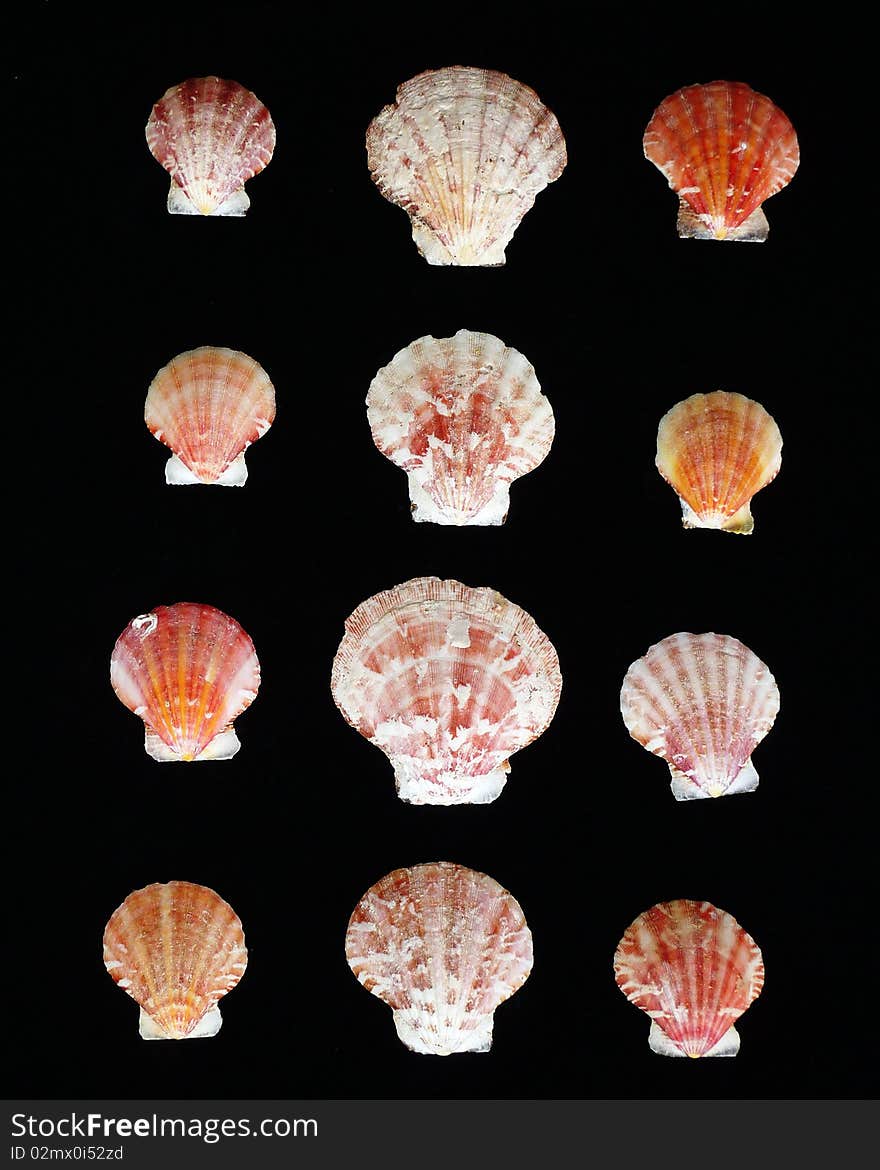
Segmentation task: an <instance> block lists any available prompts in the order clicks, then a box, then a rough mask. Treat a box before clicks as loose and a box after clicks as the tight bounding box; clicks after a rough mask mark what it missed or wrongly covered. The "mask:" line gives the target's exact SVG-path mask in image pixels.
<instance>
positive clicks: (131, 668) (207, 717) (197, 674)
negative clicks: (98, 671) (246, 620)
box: [110, 601, 260, 762]
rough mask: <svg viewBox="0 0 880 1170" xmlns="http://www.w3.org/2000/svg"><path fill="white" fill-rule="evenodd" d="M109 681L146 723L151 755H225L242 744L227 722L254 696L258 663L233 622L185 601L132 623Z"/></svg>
mask: <svg viewBox="0 0 880 1170" xmlns="http://www.w3.org/2000/svg"><path fill="white" fill-rule="evenodd" d="M110 681H111V683H112V684H113V689H114V691H115V692H116V694H117V697H118V698H119V699H120V700H121V701H122V702H123V703H124V704H125V705H126V707H128V709H129V710H130V711H134V713H135V715H139V716H140V717H141V719H143V721H144V723H145V724H146V729H147V730H146V741H145V744H144V747H145V748H146V751H147V754H148V755H150V756H152V757H153V759H154V760H160V761H163V762H164V761H181V760H228V759H230V758H231V757H232V756H234V755H235V753H236V752H237V751H238V749H239V748H240V747H241V744H240V743H239V741H238V736H237V735H236V734H235V729H234V728H233V726H232V724H233V721H234V720H235V719H237V718H238V716H239V715H240V714H241V713H242V711H244V710H245V708H246V707H249V706H250V704H251V703H252V702H253V700H254V699H255V698H256V695H257V689H258V688H259V685H260V664H259V662H258V661H257V655H256V652H255V651H254V644H253V642H252V641H251V640H250V638H249V637H248V635H247V634H246V633H245V632H244V630H243V629H242V628H241V626H240V625H239V624H238V622H237V621H235V620H234V619H233V618H231V617H227V615H226V614H225V613H221V612H220V610H219V609H214V607H213V606H210V605H198V604H195V603H193V602H188V601H183V602H179V603H178V604H176V605H159V606H157V607H156V608H155V609H154V610H153V611H152V612H151V613H146V614H142V615H141V616H140V617H136V618H134V620H133V621H131V622H129V624H128V625H127V626H126V628H125V630H124V631H123V633H122V634H120V636H119V639H118V640H117V642H116V645H115V646H114V648H113V654H112V656H111V659H110Z"/></svg>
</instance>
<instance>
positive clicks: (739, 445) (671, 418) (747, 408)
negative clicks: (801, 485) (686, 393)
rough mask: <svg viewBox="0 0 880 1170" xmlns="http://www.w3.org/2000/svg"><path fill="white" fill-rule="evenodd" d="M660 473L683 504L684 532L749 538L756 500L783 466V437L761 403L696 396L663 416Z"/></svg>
mask: <svg viewBox="0 0 880 1170" xmlns="http://www.w3.org/2000/svg"><path fill="white" fill-rule="evenodd" d="M656 463H657V469H658V471H659V472H660V474H661V475H662V476H663V478H664V479H665V480H666V482H667V483H669V484H671V486H672V487H673V488H674V489H675V491H676V493H677V494H678V498H679V499H680V500H681V511H682V523H683V524H684V526H685V528H720V529H721V530H722V531H724V532H737V533H740V534H742V535H744V536H745V535H748V534H749V533H750V532H751V531H752V530H753V529H754V527H755V522H754V520H753V519H752V512H751V508H750V503H751V499H752V496H754V495H755V494H756V492H759V491H760V490H761V488H763V487H766V486H767V484H768V483H770V481H771V480H772V479H774V478H775V477H776V475H777V473H778V472H779V468H780V467H781V466H782V435H781V434H780V433H779V427H778V426H777V425H776V422H775V420H774V419H773V418H772V416H771V415H769V414H768V413H767V411H766V410H765V409H764V407H763V406H761V404H760V402H753V401H752V400H751V398H745V397H744V396H743V395H742V394H730V393H728V392H727V391H726V390H715V391H713V392H712V393H711V394H692V395H691V397H690V398H686V399H685V400H684V401H683V402H679V403H678V404H677V405H676V406H673V408H672V409H671V410H670V411H668V412H667V413H666V414H664V416H663V418H662V419H661V420H660V426H659V428H658V430H657V458H656Z"/></svg>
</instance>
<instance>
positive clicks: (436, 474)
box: [367, 329, 554, 524]
mask: <svg viewBox="0 0 880 1170" xmlns="http://www.w3.org/2000/svg"><path fill="white" fill-rule="evenodd" d="M367 417H368V419H369V423H370V429H371V431H372V434H373V441H374V442H375V444H376V446H377V447H378V448H379V450H380V451H381V452H382V454H383V455H386V456H387V457H388V458H389V459H390V460H391V461H392V462H393V463H396V464H397V466H398V467H402V468H403V470H404V471H405V472H406V473H407V476H408V478H409V495H410V501H411V504H412V510H413V519H415V520H419V521H421V520H428V521H433V522H434V523H435V524H502V523H503V522H504V520H505V518H506V516H507V509H508V507H509V504H510V496H509V491H510V484H511V482H512V481H513V480H515V479H517V478H518V477H519V476H521V475H525V474H526V472H529V471H532V470H533V469H534V468H535V467H537V466H538V464H539V463H540V462H541V461H542V460H543V459H544V458H545V457H546V455H547V453H548V451H549V450H550V445H551V443H552V442H553V434H554V418H553V411H552V409H551V407H550V403H549V402H548V401H547V399H546V398H545V397H544V395H543V394H542V393H541V387H540V385H539V383H538V380H537V378H536V377H535V371H534V369H533V367H532V366H531V365H530V364H529V363H528V361H527V360H526V359H525V358H524V357H523V355H522V354H521V353H519V352H517V350H515V349H510V348H509V347H508V346H506V345H505V344H504V342H503V341H500V340H499V339H498V338H497V337H493V336H492V335H491V334H490V333H470V332H468V330H466V329H460V330H459V331H458V333H456V335H455V336H454V337H442V338H439V339H436V338H433V337H420V338H419V339H418V341H414V342H412V344H411V345H408V346H407V347H406V349H402V350H401V351H400V352H399V353H398V354H397V355H396V356H395V358H394V360H393V361H392V362H391V363H390V364H389V365H387V366H385V367H384V368H383V369H381V370H380V371H379V372H378V374H377V375H376V377H375V378H374V379H373V382H372V384H371V386H370V391H369V394H368V395H367Z"/></svg>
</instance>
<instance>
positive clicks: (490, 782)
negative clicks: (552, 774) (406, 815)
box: [392, 760, 510, 805]
mask: <svg viewBox="0 0 880 1170" xmlns="http://www.w3.org/2000/svg"><path fill="white" fill-rule="evenodd" d="M392 763H394V765H395V766H394V780H395V783H396V785H397V795H398V796H399V797H400V799H401V800H405V801H407V802H408V803H409V804H445V805H450V804H491V803H492V801H493V800H497V798H498V797H499V796H500V795H501V790H502V788H503V787H504V785H505V784H506V783H507V775H508V773H509V771H510V765H509V764H507V763H506V762H505V764H504V765H503V766H502V767H500V768H496V769H495V770H494V772H487V773H486V775H485V776H463V777H458V776H457V775H456V774H455V773H452V772H444V773H441V774H440V775H439V776H437V777H436V778H435V779H433V780H426V779H425V778H424V777H423V776H422V775H421V774H420V773H418V772H417V771H416V770H415V769H414V768H413V766H412V764H410V763H409V762H408V761H407V762H403V763H400V762H399V761H394V760H392Z"/></svg>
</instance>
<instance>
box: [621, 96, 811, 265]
mask: <svg viewBox="0 0 880 1170" xmlns="http://www.w3.org/2000/svg"><path fill="white" fill-rule="evenodd" d="M644 148H645V157H646V158H647V159H650V161H651V162H652V163H653V164H654V165H655V166H656V167H659V169H660V170H661V171H662V172H663V174H664V175H665V176H666V178H667V179H668V181H669V186H670V187H671V188H672V190H673V191H675V192H676V193H677V194H678V196H679V209H678V234H679V236H681V237H682V239H688V238H693V239H698V240H743V241H752V242H755V243H760V242H763V241H764V240H766V239H767V232H768V231H769V225H768V223H767V217H766V216H765V215H764V212H763V210H762V209H761V204H762V203H763V202H764V201H765V200H766V199H769V198H770V196H771V195H775V194H776V192H777V191H781V190H782V188H783V187H784V186H786V184H787V183H789V182H790V181H791V178H792V175H794V173H795V171H796V170H797V168H798V162H799V161H800V155H799V151H798V141H797V136H796V135H795V132H794V128H793V126H792V124H791V122H789V120H788V118H787V117H786V116H785V114H783V112H782V110H780V109H778V108H777V107H776V106H775V105H774V104H773V102H771V101H770V99H769V98H767V97H764V95H763V94H761V93H755V91H754V90H753V89H750V88H749V86H747V85H744V84H743V82H741V81H713V82H711V83H710V84H708V85H689V86H686V87H685V88H684V89H680V90H678V91H677V92H676V93H673V94H671V95H670V96H669V97H667V98H665V99H664V100H663V101H662V102H661V103H660V105H659V106H658V107H657V109H656V110H655V111H654V115H653V117H652V118H651V121H650V122H649V123H648V126H647V129H646V130H645V136H644Z"/></svg>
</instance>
